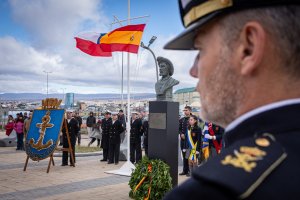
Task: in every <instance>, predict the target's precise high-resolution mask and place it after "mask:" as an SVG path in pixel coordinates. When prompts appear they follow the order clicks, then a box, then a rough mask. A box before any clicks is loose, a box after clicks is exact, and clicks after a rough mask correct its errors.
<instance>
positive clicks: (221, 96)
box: [200, 51, 243, 128]
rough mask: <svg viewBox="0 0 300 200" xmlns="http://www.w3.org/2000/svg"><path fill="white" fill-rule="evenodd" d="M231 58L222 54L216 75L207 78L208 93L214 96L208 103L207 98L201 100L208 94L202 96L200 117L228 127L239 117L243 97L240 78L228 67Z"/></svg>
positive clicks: (226, 54)
mask: <svg viewBox="0 0 300 200" xmlns="http://www.w3.org/2000/svg"><path fill="white" fill-rule="evenodd" d="M226 58H227V59H228V58H230V55H228V53H225V52H224V51H223V52H221V53H220V57H219V62H218V65H217V67H216V70H215V71H216V73H214V74H213V75H212V76H210V77H206V78H207V80H206V81H207V82H208V83H210V84H209V85H208V86H209V88H207V90H206V91H209V92H210V93H209V95H213V96H214V97H213V98H211V97H210V99H213V101H211V102H208V101H207V100H206V99H207V98H201V96H202V97H203V96H205V95H206V94H200V99H201V104H202V108H201V111H200V117H201V118H202V119H203V120H204V121H207V122H212V123H214V124H217V125H220V126H222V127H224V128H225V127H226V126H227V125H228V124H229V123H230V122H232V121H233V120H234V119H235V118H236V117H237V109H238V106H239V104H240V102H241V99H242V97H243V93H242V90H243V87H242V83H241V81H240V79H239V77H238V76H237V75H236V74H235V72H234V71H233V70H232V68H230V67H229V66H228V65H229V64H228V61H227V59H226Z"/></svg>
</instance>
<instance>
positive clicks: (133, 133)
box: [130, 113, 142, 163]
mask: <svg viewBox="0 0 300 200" xmlns="http://www.w3.org/2000/svg"><path fill="white" fill-rule="evenodd" d="M130 126H131V127H130V161H131V162H132V163H137V162H139V161H140V160H141V159H142V147H141V145H142V144H141V136H142V131H141V129H142V121H141V120H140V119H139V118H138V113H132V115H131V124H130Z"/></svg>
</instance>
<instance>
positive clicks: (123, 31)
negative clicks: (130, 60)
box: [100, 24, 146, 53]
mask: <svg viewBox="0 0 300 200" xmlns="http://www.w3.org/2000/svg"><path fill="white" fill-rule="evenodd" d="M145 26H146V25H145V24H136V25H128V26H123V27H120V28H117V29H115V30H113V31H111V32H110V33H108V34H106V35H104V36H103V37H101V39H100V45H101V49H102V50H103V51H105V52H114V51H125V52H130V53H137V52H138V50H139V46H140V42H141V39H142V36H143V31H144V28H145Z"/></svg>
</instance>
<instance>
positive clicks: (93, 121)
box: [86, 112, 96, 138]
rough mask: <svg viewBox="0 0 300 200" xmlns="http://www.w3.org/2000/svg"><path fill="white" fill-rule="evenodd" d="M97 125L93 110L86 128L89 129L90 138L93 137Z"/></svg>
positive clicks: (87, 120)
mask: <svg viewBox="0 0 300 200" xmlns="http://www.w3.org/2000/svg"><path fill="white" fill-rule="evenodd" d="M95 126H96V117H94V113H93V112H90V116H88V118H87V119H86V129H87V132H88V136H89V138H90V137H91V135H92V132H93V130H94V128H95Z"/></svg>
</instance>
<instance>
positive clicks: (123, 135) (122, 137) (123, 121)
mask: <svg viewBox="0 0 300 200" xmlns="http://www.w3.org/2000/svg"><path fill="white" fill-rule="evenodd" d="M118 120H119V121H120V122H121V124H122V126H123V128H124V131H123V132H122V133H121V143H122V142H123V141H124V139H125V132H126V119H125V115H124V112H123V110H119V114H118Z"/></svg>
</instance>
